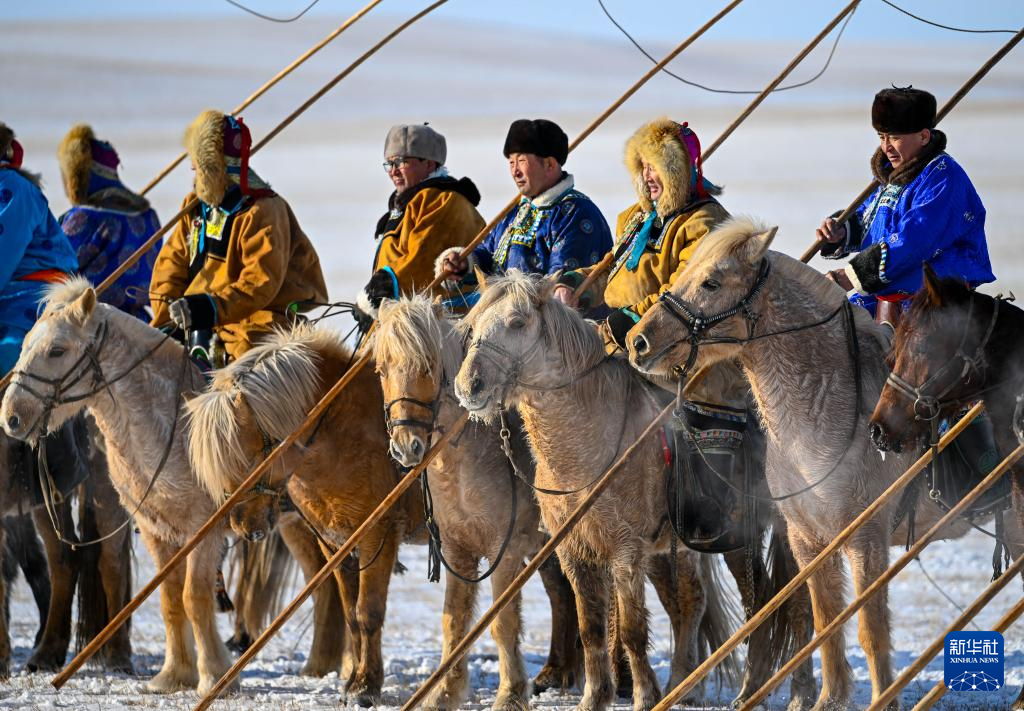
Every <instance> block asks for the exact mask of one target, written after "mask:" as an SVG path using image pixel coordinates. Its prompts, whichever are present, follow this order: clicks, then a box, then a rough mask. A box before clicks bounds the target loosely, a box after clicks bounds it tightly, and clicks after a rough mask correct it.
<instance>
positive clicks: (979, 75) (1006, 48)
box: [800, 27, 1024, 262]
mask: <svg viewBox="0 0 1024 711" xmlns="http://www.w3.org/2000/svg"><path fill="white" fill-rule="evenodd" d="M1021 39H1024V27H1022V28H1021V29H1020V30H1019V31H1018V32H1017V34H1015V35H1014V36H1013V37H1012V38H1011V39H1010V41H1009V42H1007V43H1006V44H1004V45H1003V46H1002V47H1001V48H1000V49H999V51H998V52H996V53H995V54H993V55H992V57H991V58H990V59H989V60H988V61H987V62H985V63H984V64H983V65H981V69H979V70H978V71H976V72H975V73H974V76H972V77H971V78H970V79H968V80H967V82H966V83H965V84H964V85H963V86H961V87H960V89H959V90H958V91H957V92H956V93H955V94H953V96H951V97H950V98H949V101H947V102H946V103H945V104H943V105H942V108H941V109H939V111H938V113H936V114H935V123H936V124H937V123H938V122H939V121H941V120H942V119H944V118H945V117H946V115H947V114H948V113H949V112H950V111H952V110H953V107H955V106H956V105H957V104H958V103H960V100H961V99H962V98H964V97H965V96H967V93H968V92H969V91H970V90H971V89H973V88H974V86H975V85H976V84H977V83H978V82H979V81H981V80H982V79H983V78H984V76H985V75H986V74H988V73H989V71H990V70H991V69H992V67H994V66H995V65H996V64H998V63H999V61H1000V60H1001V59H1002V58H1003V57H1005V56H1006V55H1007V54H1008V53H1009V52H1010V50H1011V49H1013V48H1014V47H1016V46H1017V43H1018V42H1020V41H1021ZM876 187H878V181H877V180H872V181H871V184H870V185H868V186H867V187H866V188H864V190H862V191H861V193H860V195H858V196H857V197H856V198H854V200H853V202H851V203H850V204H849V206H847V208H846V209H845V210H843V213H842V214H841V215H839V217H837V218H836V222H837V223H839V224H842V223H843V222H846V221H847V220H849V219H850V217H852V216H853V213H854V212H855V211H856V210H857V208H858V207H860V205H861V203H863V202H864V201H865V200H867V199H868V197H870V195H871V193H873V192H874V190H875V188H876ZM824 244H825V242H824V240H820V239H819V240H815V241H814V243H813V244H812V245H811V246H810V247H808V248H807V249H806V250H805V251H804V253H803V254H802V255H801V256H800V261H802V262H809V261H811V259H813V258H814V255H816V254H817V253H818V251H819V250H820V249H821V248H822V247H823V246H824Z"/></svg>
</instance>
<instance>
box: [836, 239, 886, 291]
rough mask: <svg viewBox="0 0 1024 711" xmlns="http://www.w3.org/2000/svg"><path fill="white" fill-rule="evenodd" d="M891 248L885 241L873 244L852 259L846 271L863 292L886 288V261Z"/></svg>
mask: <svg viewBox="0 0 1024 711" xmlns="http://www.w3.org/2000/svg"><path fill="white" fill-rule="evenodd" d="M888 256H889V249H888V247H886V245H885V243H884V242H879V243H878V244H873V245H871V246H870V247H868V248H867V249H865V250H864V251H862V252H860V253H859V254H857V255H856V256H855V257H854V258H853V259H851V260H850V264H849V266H847V267H846V273H847V275H848V276H849V277H850V281H851V282H853V285H854V287H855V288H856V289H857V291H858V292H860V293H861V294H874V293H877V292H879V291H881V290H882V289H884V288H885V286H886V284H887V283H888V280H887V279H886V278H885V263H886V260H887V258H888Z"/></svg>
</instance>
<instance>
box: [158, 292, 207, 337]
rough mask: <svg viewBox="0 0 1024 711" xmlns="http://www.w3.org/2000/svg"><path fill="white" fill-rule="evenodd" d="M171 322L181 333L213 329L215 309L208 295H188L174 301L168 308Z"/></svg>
mask: <svg viewBox="0 0 1024 711" xmlns="http://www.w3.org/2000/svg"><path fill="white" fill-rule="evenodd" d="M167 311H168V313H169V314H170V317H171V320H172V321H174V323H175V324H176V325H177V326H178V328H180V329H182V330H183V331H190V330H191V331H198V330H202V329H206V328H213V327H214V326H215V325H216V324H217V307H216V306H215V305H214V303H213V297H212V296H210V295H209V294H190V295H189V296H185V297H182V298H180V299H175V300H174V301H172V302H171V303H170V304H169V305H168V307H167Z"/></svg>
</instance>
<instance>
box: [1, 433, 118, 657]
mask: <svg viewBox="0 0 1024 711" xmlns="http://www.w3.org/2000/svg"><path fill="white" fill-rule="evenodd" d="M66 428H67V430H66V431H65V432H63V433H61V434H60V435H59V436H57V437H56V438H55V439H54V441H52V442H50V443H49V444H48V445H46V446H48V451H49V452H50V453H51V456H53V457H54V458H55V459H57V460H59V465H58V464H57V463H54V464H53V466H54V468H55V469H56V468H57V467H58V466H59V467H60V469H61V470H65V471H66V470H67V469H70V468H73V467H76V466H85V467H86V468H87V471H88V473H89V476H88V478H87V479H86V480H85V481H84V483H83V484H82V485H80V487H79V488H78V491H79V492H80V495H79V497H78V503H79V517H78V518H79V521H80V524H81V525H80V531H79V533H80V538H79V537H78V535H76V532H75V524H74V519H73V518H72V500H71V496H70V492H67V494H68V495H67V496H65V498H64V499H63V500H62V501H60V502H59V503H58V502H54V505H53V507H52V509H51V513H52V515H53V516H54V517H55V518H56V520H57V523H58V525H59V526H60V527H61V532H62V534H63V535H64V536H65V537H67V538H68V539H69V540H74V541H78V540H84V541H91V540H94V539H97V538H100V537H102V536H105V535H107V534H108V533H113V532H114V530H115V529H116V527H117V526H118V525H119V524H120V523H121V522H122V521H124V519H125V516H127V512H126V511H124V509H122V508H121V506H120V504H119V503H118V500H117V494H116V492H115V491H114V489H113V487H112V485H111V483H110V477H109V476H108V474H107V464H106V461H105V459H104V457H103V456H102V453H101V452H100V451H99V447H98V446H96V441H95V439H93V440H92V441H88V440H89V439H90V437H89V434H92V436H93V437H95V436H96V434H95V432H93V433H87V432H86V429H87V427H86V423H85V422H84V421H76V422H73V423H68V424H67V425H66ZM27 449H28V448H27V447H25V446H24V445H22V444H21V443H19V442H17V441H15V440H13V439H11V438H9V437H8V436H7V435H5V434H2V433H0V514H2V513H7V514H13V513H17V512H19V511H26V512H31V519H30V520H34V525H31V524H30V526H29V528H28V529H27V530H26V531H25V532H23V533H21V532H16V535H18V536H19V537H20V538H21V541H20V542H19V545H18V548H21V547H23V546H38V542H37V540H36V533H37V531H38V534H39V537H40V538H41V539H42V541H43V545H44V549H45V551H46V557H45V560H44V562H43V570H42V574H43V575H44V576H47V575H49V580H48V581H47V582H48V583H49V585H48V587H47V593H48V594H47V596H46V597H47V599H46V606H45V607H44V608H43V613H44V614H42V615H41V616H40V625H41V629H40V634H39V635H38V639H37V641H36V646H35V649H34V650H33V651H32V654H31V656H30V657H29V659H28V661H27V662H26V664H25V668H26V669H27V670H28V671H55V670H57V669H60V668H61V667H62V666H63V665H64V660H65V658H66V656H67V651H68V647H69V645H70V642H71V632H72V617H73V615H72V611H73V609H72V608H73V602H74V596H75V590H76V588H77V590H78V594H79V601H80V604H79V611H80V616H79V620H78V626H77V638H78V641H79V644H84V643H85V642H87V641H88V640H89V639H90V638H92V637H93V636H94V635H95V634H96V633H97V632H98V631H99V630H100V629H102V628H103V627H104V626H106V623H107V621H108V620H109V618H110V617H111V616H113V615H114V614H115V613H117V612H118V611H119V610H120V609H121V608H122V607H124V605H125V604H126V603H127V602H128V599H129V598H130V588H131V555H130V552H131V531H130V530H128V529H122V530H120V531H118V532H117V533H115V534H114V535H113V536H112V537H111V538H110V539H108V540H104V541H102V542H100V543H97V544H95V545H87V546H85V547H83V548H81V549H79V550H72V548H71V547H70V545H68V544H67V543H64V542H62V541H61V540H60V536H59V535H58V533H57V532H56V531H55V529H54V524H53V523H52V522H51V520H50V515H49V514H48V513H47V511H46V509H45V508H44V506H43V505H42V504H39V503H37V502H36V499H35V496H34V495H33V494H32V492H31V489H32V486H31V483H32V482H31V481H29V479H28V478H29V477H38V472H37V466H36V458H35V454H34V453H32V452H29V451H25V450H27ZM76 459H79V460H80V461H78V462H76V461H75V460H76ZM5 524H6V517H5V520H4V522H3V523H0V537H3V536H4V535H5V533H7V531H5ZM29 538H30V539H31V540H27V539H29ZM4 553H5V556H6V555H11V554H14V555H16V556H18V555H20V554H21V551H20V550H19V551H11V550H9V547H8V550H5V551H4ZM5 563H6V560H5ZM28 577H29V572H28V570H26V578H28ZM29 582H30V584H33V583H34V581H32V580H31V579H29ZM0 584H2V583H0ZM33 592H35V590H33ZM4 597H5V592H4V591H0V599H3V598H4ZM37 602H38V596H37ZM99 659H100V661H102V663H103V664H104V666H105V667H106V668H108V669H112V670H117V671H129V672H130V671H131V669H132V647H131V638H130V630H129V628H128V626H125V627H122V628H121V629H120V630H118V632H117V634H116V635H114V637H112V638H111V640H110V641H109V642H108V643H107V644H105V645H104V646H103V649H102V654H101V656H100V658H99ZM9 661H10V646H9V638H8V631H7V621H6V618H3V619H0V673H2V676H3V677H6V675H7V673H8V670H9Z"/></svg>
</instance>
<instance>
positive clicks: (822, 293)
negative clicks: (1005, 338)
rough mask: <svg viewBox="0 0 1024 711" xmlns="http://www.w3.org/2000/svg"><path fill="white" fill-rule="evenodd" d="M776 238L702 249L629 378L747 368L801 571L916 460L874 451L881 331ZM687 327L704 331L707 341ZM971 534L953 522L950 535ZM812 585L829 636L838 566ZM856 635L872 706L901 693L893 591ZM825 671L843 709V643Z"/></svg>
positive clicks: (750, 226)
mask: <svg viewBox="0 0 1024 711" xmlns="http://www.w3.org/2000/svg"><path fill="white" fill-rule="evenodd" d="M774 236H775V230H768V229H766V228H765V227H764V226H762V225H758V224H756V223H754V222H752V221H750V220H744V219H737V220H733V221H731V222H730V223H727V224H725V225H723V226H722V227H720V228H719V229H718V230H716V231H715V232H713V233H712V234H710V235H708V236H707V237H705V238H704V239H703V240H702V241H701V243H700V244H699V245H698V246H697V249H696V251H695V252H694V254H693V256H692V257H691V258H690V262H689V265H688V266H687V268H686V270H685V271H684V272H683V273H682V274H681V275H680V277H679V279H678V281H677V282H676V283H675V284H674V285H673V286H672V289H671V292H670V294H669V295H667V296H665V297H663V299H662V301H663V303H661V304H658V305H656V306H655V307H654V308H652V309H651V310H650V311H648V312H647V313H646V314H645V315H644V317H643V319H641V321H640V323H638V324H637V325H636V326H635V327H634V328H633V329H632V330H631V331H630V332H629V335H628V337H627V343H628V346H629V351H630V358H631V360H632V361H633V363H634V365H636V366H637V367H638V368H640V369H641V370H644V371H646V372H648V373H654V374H662V375H665V374H668V373H670V372H672V370H673V369H675V368H676V367H677V366H680V365H682V364H684V363H687V362H691V361H692V367H693V368H700V367H702V366H704V365H707V364H709V363H714V362H717V361H719V360H724V359H736V358H738V359H739V361H740V362H741V364H742V365H743V369H744V371H745V373H746V375H747V379H748V381H749V382H750V385H751V387H752V388H753V392H754V396H755V398H756V399H757V404H758V412H759V413H760V416H761V418H762V422H763V424H764V428H765V431H766V432H767V435H768V453H767V462H766V476H767V478H768V486H769V488H770V489H771V493H772V495H773V496H776V497H786V496H788V498H785V499H784V500H781V501H779V502H778V506H779V508H780V509H781V511H782V513H783V515H784V516H785V517H786V520H787V521H788V523H789V538H790V542H791V544H792V547H793V552H794V554H795V555H796V557H797V561H798V562H799V563H800V565H801V566H806V565H807V564H808V563H809V562H810V561H811V560H812V559H813V558H814V557H815V556H816V555H817V554H818V553H819V552H821V550H822V549H823V548H825V546H826V545H827V544H828V543H829V542H830V541H832V540H833V539H834V538H835V537H836V535H837V534H838V533H839V532H840V531H842V530H843V529H844V528H845V527H846V526H847V524H849V523H850V522H851V521H852V520H853V519H854V518H855V517H856V516H857V515H858V514H860V513H861V512H862V511H863V510H864V508H865V507H867V506H868V505H869V504H870V503H871V502H873V501H875V500H876V499H877V498H878V496H879V494H880V493H881V492H882V491H883V490H884V489H885V488H886V487H888V486H889V484H891V483H892V481H893V480H894V479H895V478H896V477H898V476H899V475H900V474H901V473H902V472H903V471H904V470H905V469H907V467H909V466H910V464H911V463H913V461H914V459H916V458H917V454H916V453H913V452H908V453H904V454H901V455H897V454H892V453H890V454H889V456H888V457H886V458H885V459H882V458H881V457H880V456H879V454H878V452H876V451H875V450H874V447H873V446H872V444H871V442H870V440H869V438H868V419H869V417H870V416H871V412H872V409H873V408H874V406H875V403H876V401H877V400H878V395H879V393H880V391H881V389H882V385H883V384H884V382H885V379H886V376H887V374H888V368H887V367H886V365H885V362H884V355H885V352H886V349H887V345H888V344H887V341H886V338H885V337H884V336H883V330H882V329H881V328H879V327H878V326H876V325H875V324H874V323H873V322H872V321H871V318H870V316H869V315H868V313H867V311H865V310H864V309H861V308H859V307H856V306H854V307H852V308H850V307H848V305H847V304H846V302H845V299H846V295H845V294H844V293H843V290H842V289H840V288H839V287H838V286H836V285H835V284H834V283H833V282H832V281H830V280H828V279H827V278H825V277H824V276H823V275H821V274H820V273H818V272H817V271H815V270H814V269H812V268H811V267H809V266H807V265H806V264H803V263H801V262H799V261H797V260H795V259H793V258H791V257H788V256H786V255H784V254H780V253H778V252H769V251H768V247H769V245H770V244H771V241H772V239H773V237H774ZM719 316H721V318H719ZM692 317H700V318H702V319H704V323H708V324H710V326H709V327H708V328H707V329H706V330H703V329H701V327H700V326H695V325H694V323H693V320H692ZM688 320H689V321H690V323H689V324H688V323H687V321H688ZM694 340H696V341H697V352H696V353H693V348H692V345H693V342H694ZM854 358H856V360H854ZM858 380H859V384H858ZM796 492H802V493H799V494H796V495H793V494H795V493H796ZM921 498H922V499H923V498H925V497H923V496H922V497H921ZM899 502H900V498H899V497H895V498H893V499H892V500H891V502H890V503H889V504H887V505H886V506H885V507H884V508H883V509H882V511H881V512H879V513H878V514H877V515H876V516H875V517H874V518H872V519H871V520H869V521H868V522H867V523H866V524H865V525H864V526H862V527H861V528H860V529H859V530H858V531H857V532H856V533H855V534H854V535H853V537H852V538H851V539H850V540H849V542H848V543H847V544H846V545H845V546H844V548H843V552H844V553H845V555H846V559H847V561H848V562H849V566H850V570H851V572H852V575H853V584H854V590H855V591H856V592H857V593H858V594H859V593H860V592H862V591H863V590H864V589H865V588H867V587H868V585H870V584H871V583H873V582H874V581H875V580H876V579H877V578H878V577H879V575H880V574H881V573H882V571H884V570H885V568H886V567H887V566H888V564H889V545H890V544H891V543H892V542H893V541H895V542H902V541H904V540H906V538H905V537H906V532H905V526H906V517H905V516H903V517H902V522H901V524H900V527H899V528H897V529H896V531H894V532H892V524H893V523H894V522H895V521H896V520H897V519H896V516H897V515H898V514H899ZM941 514H942V512H941V511H940V510H939V509H938V507H936V506H933V505H931V504H930V503H929V502H925V501H922V502H921V504H920V505H919V506H918V507H917V524H916V525H917V526H918V530H921V531H924V530H927V529H928V528H929V527H930V526H931V525H932V524H933V523H934V522H935V521H936V520H937V519H938V518H939V517H940V516H941ZM1011 528H1012V529H1013V531H1014V533H1012V534H1011V533H1009V531H1010V529H1011ZM967 530H968V527H967V525H966V524H965V523H964V522H962V521H956V522H955V523H953V524H951V525H950V526H949V527H948V528H947V529H946V535H947V537H950V538H952V537H957V536H961V535H963V534H964V533H965V532H966V531H967ZM1007 531H1008V533H1007V539H1009V540H1011V541H1020V540H1024V537H1022V536H1021V535H1020V534H1019V532H1018V531H1019V528H1017V527H1016V517H1012V520H1011V521H1010V522H1009V524H1008V526H1007ZM890 532H892V533H891V535H890ZM1012 552H1013V553H1014V554H1017V553H1019V550H1014V551H1012ZM979 582H980V581H979ZM809 586H810V590H811V601H812V604H813V607H814V624H815V627H816V628H817V629H818V630H821V629H822V628H823V627H825V626H826V625H827V624H828V623H829V622H831V621H832V620H833V619H834V618H835V616H836V615H837V614H838V613H839V612H840V611H841V610H842V609H843V607H844V604H845V603H844V593H845V590H846V572H845V570H844V568H843V561H842V559H841V556H840V555H838V554H836V555H835V556H833V557H832V558H831V559H830V560H829V561H828V562H827V563H826V564H825V565H823V566H822V567H821V568H819V569H818V572H816V573H815V574H814V575H812V576H811V578H810V580H809ZM859 622H860V626H859V636H860V643H861V646H862V647H863V649H864V653H865V655H866V657H867V663H868V669H869V672H870V675H871V687H872V695H873V697H877V695H878V694H879V693H880V692H881V691H883V690H884V689H885V688H886V687H888V686H889V684H890V683H891V682H892V680H893V672H892V659H891V654H892V652H891V641H890V640H891V636H890V619H889V606H888V595H887V593H886V591H885V590H883V591H881V592H879V593H878V594H877V595H875V596H874V597H873V598H871V601H870V602H868V603H867V604H866V605H865V606H864V607H863V608H861V611H860V618H859ZM821 659H822V688H821V695H820V696H819V699H818V702H817V705H816V706H815V707H814V708H815V709H816V710H817V711H825V710H829V711H831V710H837V711H838V710H839V709H848V708H849V707H850V697H851V694H852V691H853V688H852V687H853V679H852V674H851V671H850V665H849V664H848V663H847V660H846V640H845V636H844V634H843V632H842V631H841V630H840V631H839V632H838V633H837V634H834V635H833V636H832V637H831V638H829V640H827V641H826V642H825V643H824V644H823V645H822V647H821ZM893 705H894V706H895V702H894V704H893Z"/></svg>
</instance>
